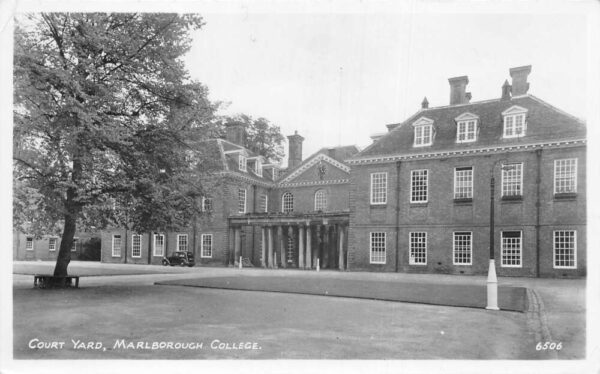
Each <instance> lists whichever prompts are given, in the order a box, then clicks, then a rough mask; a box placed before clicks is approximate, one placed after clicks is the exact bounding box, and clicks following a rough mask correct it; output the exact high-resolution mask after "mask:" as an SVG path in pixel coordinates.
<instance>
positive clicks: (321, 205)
mask: <svg viewBox="0 0 600 374" xmlns="http://www.w3.org/2000/svg"><path fill="white" fill-rule="evenodd" d="M314 201H315V211H319V210H321V211H326V210H327V190H325V189H319V190H317V191H315V196H314Z"/></svg>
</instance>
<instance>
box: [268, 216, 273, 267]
mask: <svg viewBox="0 0 600 374" xmlns="http://www.w3.org/2000/svg"><path fill="white" fill-rule="evenodd" d="M267 243H268V248H269V265H268V266H269V269H272V268H273V228H272V227H271V226H269V227H267Z"/></svg>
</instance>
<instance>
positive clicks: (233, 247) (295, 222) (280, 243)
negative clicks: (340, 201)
mask: <svg viewBox="0 0 600 374" xmlns="http://www.w3.org/2000/svg"><path fill="white" fill-rule="evenodd" d="M348 218H349V213H348V212H327V213H251V214H246V215H245V216H232V217H229V234H230V235H229V238H230V240H229V246H230V248H229V249H230V250H229V253H230V255H229V256H228V259H227V262H228V264H235V265H237V264H238V262H239V259H240V257H241V256H242V252H243V249H242V240H241V235H242V234H241V233H242V231H243V229H244V228H245V227H248V226H250V227H253V228H254V230H257V231H259V232H260V234H259V238H260V246H259V251H260V266H261V267H263V268H269V269H273V268H279V267H281V268H297V269H316V268H317V267H319V268H321V269H339V270H345V269H346V266H347V243H346V237H347V231H346V230H347V229H348ZM231 255H233V256H231ZM231 257H233V258H231ZM254 265H255V266H257V265H258V264H254Z"/></svg>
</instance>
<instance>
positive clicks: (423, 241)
mask: <svg viewBox="0 0 600 374" xmlns="http://www.w3.org/2000/svg"><path fill="white" fill-rule="evenodd" d="M409 263H410V264H411V265H426V264H427V233H426V232H411V233H410V257H409Z"/></svg>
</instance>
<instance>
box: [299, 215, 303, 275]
mask: <svg viewBox="0 0 600 374" xmlns="http://www.w3.org/2000/svg"><path fill="white" fill-rule="evenodd" d="M298 269H304V226H302V225H299V226H298Z"/></svg>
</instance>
